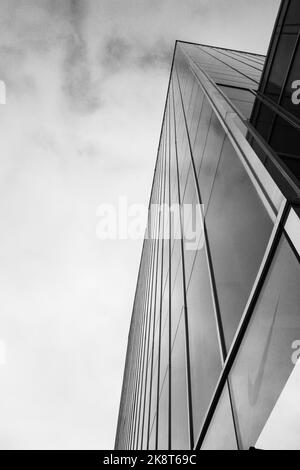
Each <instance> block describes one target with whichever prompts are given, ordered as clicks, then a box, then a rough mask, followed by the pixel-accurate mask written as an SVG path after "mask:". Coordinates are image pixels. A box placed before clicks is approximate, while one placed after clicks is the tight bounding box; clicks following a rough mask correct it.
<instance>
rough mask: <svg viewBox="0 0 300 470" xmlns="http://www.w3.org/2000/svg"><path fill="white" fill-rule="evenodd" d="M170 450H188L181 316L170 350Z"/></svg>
mask: <svg viewBox="0 0 300 470" xmlns="http://www.w3.org/2000/svg"><path fill="white" fill-rule="evenodd" d="M171 391H172V392H171V393H172V398H171V407H172V408H171V414H172V431H171V441H172V444H171V447H172V449H180V450H184V449H189V432H188V408H187V384H186V354H185V334H184V317H183V315H181V319H180V322H179V326H178V329H177V333H176V337H175V341H174V344H173V348H172V372H171Z"/></svg>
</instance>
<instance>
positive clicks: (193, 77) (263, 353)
mask: <svg viewBox="0 0 300 470" xmlns="http://www.w3.org/2000/svg"><path fill="white" fill-rule="evenodd" d="M298 5H299V2H298ZM293 8H294V13H292V12H291V11H292V9H293ZM289 9H291V11H290V10H289ZM283 10H284V12H283ZM297 12H298V13H299V9H298V8H297V6H296V2H293V1H289V2H283V3H282V5H281V8H280V13H279V15H278V18H277V23H276V26H275V33H274V34H273V37H272V41H271V46H270V50H269V53H268V56H267V58H266V59H265V57H263V56H260V55H257V54H250V53H246V52H240V51H234V50H228V49H221V48H216V47H211V46H205V45H197V44H191V43H184V42H177V43H176V47H175V51H174V57H173V63H172V70H171V75H170V81H169V87H168V93H167V99H166V105H165V111H164V117H163V124H162V129H161V136H160V142H159V148H158V154H157V161H156V168H155V174H154V179H153V185H152V190H151V196H150V204H149V218H148V227H147V230H146V236H145V240H144V244H143V250H142V256H141V262H140V268H139V274H138V281H137V288H136V294H135V299H134V305H133V313H132V320H131V326H130V331H129V337H128V349H127V356H126V364H125V371H124V380H123V388H122V394H121V403H120V410H119V419H118V426H117V434H116V442H115V447H116V449H162V450H171V449H181V450H183V449H193V448H195V449H203V450H204V449H248V448H249V447H251V446H255V444H256V442H257V441H258V439H259V436H260V434H261V432H262V429H263V427H264V425H265V423H266V421H267V420H268V418H269V416H270V414H271V413H272V410H273V408H274V406H275V405H276V402H277V400H278V398H279V396H280V394H281V393H282V391H283V389H284V387H285V384H286V382H287V381H288V379H289V377H290V375H291V373H292V372H293V369H294V368H295V367H296V365H295V364H294V362H293V360H292V356H293V349H292V348H293V344H294V341H295V340H297V339H299V340H300V312H299V305H300V297H299V292H300V289H299V286H300V269H299V248H300V247H299V245H300V222H299V211H298V208H297V207H298V206H299V200H300V199H299V196H300V190H299V184H298V180H297V175H296V174H295V173H293V172H292V171H291V168H290V167H287V165H286V162H285V161H283V160H282V158H281V156H282V152H278V149H277V148H276V146H275V145H273V144H272V143H271V141H270V140H267V139H266V135H265V132H264V127H263V126H262V122H264V123H265V122H266V121H265V117H264V115H265V116H269V114H268V113H275V114H276V117H275V118H274V119H275V121H274V122H273V124H272V126H273V127H274V126H276V125H279V124H278V122H279V121H280V119H284V118H283V117H282V113H281V111H280V110H281V108H282V109H286V110H287V112H288V113H289V114H291V109H288V106H286V107H285V106H284V105H283V104H284V102H285V101H284V100H286V96H287V95H286V94H285V91H284V90H286V86H288V85H287V84H288V83H290V82H289V80H290V79H287V81H286V82H285V79H284V78H282V77H281V76H280V74H281V73H282V71H281V65H280V64H281V62H280V61H281V60H283V59H281V56H280V54H283V53H282V52H280V47H283V49H284V50H285V53H284V57H285V58H284V60H287V58H286V55H287V52H286V48H288V51H289V53H290V51H291V48H292V49H293V52H292V55H293V60H294V61H296V60H297V53H296V43H298V39H299V22H298V23H297ZM287 18H291V19H290V20H289V21H293V24H292V26H290V23H288V26H284V27H282V23H283V22H286V21H287ZM285 24H286V23H285ZM280 25H281V26H280ZM285 27H288V28H292V30H293V31H296V29H297V28H298V30H297V31H298V37H297V38H296V39H295V38H294V39H295V41H294V42H292V43H290V44H289V46H287V45H282V46H279V40H278V38H279V37H281V36H280V35H282V34H283V35H284V34H285V33H284V31H285ZM275 38H276V43H277V45H276V47H275V49H276V51H277V52H276V53H275V52H274V50H273V49H274V45H273V44H274V41H275ZM297 47H298V46H297ZM270 54H271V55H272V65H270ZM276 54H277V55H276ZM293 64H294V62H293ZM293 64H291V60H290V61H289V65H290V68H291V70H293V69H294V68H295V67H296V65H295V66H294V65H293ZM290 73H292V72H289V74H288V76H290ZM266 77H267V78H266ZM299 79H300V77H299ZM287 93H288V92H287ZM299 95H300V93H299ZM264 96H266V98H264ZM261 97H263V99H265V100H266V102H265V101H262V98H261ZM275 101H276V110H275V108H274V107H273V108H272V107H269V102H272V103H275ZM272 106H273V105H272ZM299 109H300V107H299V108H298V110H299ZM297 112H298V111H297ZM297 112H294V115H295V116H296V114H297ZM276 133H277V131H276V132H275V134H274V130H272V135H273V134H274V135H276ZM290 135H291V136H292V134H290ZM294 138H295V136H294V134H293V136H292V137H291V139H294ZM281 145H284V142H282V143H281ZM286 145H289V146H290V147H291V146H292V145H294V146H295V148H296V146H297V148H298V156H299V139H298V143H296V140H294V141H293V142H292V141H289V142H288V143H287V144H286ZM287 153H289V152H287ZM297 201H298V202H297ZM176 208H177V211H176ZM149 234H151V236H150V235H149ZM297 432H299V442H300V416H299V427H298V431H297Z"/></svg>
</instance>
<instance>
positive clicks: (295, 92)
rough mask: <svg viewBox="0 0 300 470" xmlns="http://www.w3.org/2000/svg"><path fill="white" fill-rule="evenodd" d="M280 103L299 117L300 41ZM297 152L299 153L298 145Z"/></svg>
mask: <svg viewBox="0 0 300 470" xmlns="http://www.w3.org/2000/svg"><path fill="white" fill-rule="evenodd" d="M299 6H300V3H299ZM280 105H281V106H282V107H283V108H284V109H286V110H287V111H289V112H290V113H291V114H293V115H294V116H295V117H296V118H298V119H300V43H298V47H297V51H296V54H295V57H294V60H293V63H292V65H291V69H290V72H289V76H288V80H287V84H286V87H285V89H284V93H283V97H282V100H281V101H280ZM298 154H300V150H299V145H298Z"/></svg>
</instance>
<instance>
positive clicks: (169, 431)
mask: <svg viewBox="0 0 300 470" xmlns="http://www.w3.org/2000/svg"><path fill="white" fill-rule="evenodd" d="M170 108H171V98H170V96H169V99H168V131H169V132H168V136H169V146H168V150H169V171H168V180H169V186H168V189H169V286H168V287H169V338H168V341H169V343H168V353H169V390H168V393H169V400H168V407H169V410H168V449H169V450H171V448H172V440H171V439H172V435H171V432H172V389H171V385H172V375H171V374H172V337H171V332H172V315H171V310H172V299H171V296H172V292H171V290H172V262H171V254H172V240H171V236H172V227H171V225H172V224H171V111H170Z"/></svg>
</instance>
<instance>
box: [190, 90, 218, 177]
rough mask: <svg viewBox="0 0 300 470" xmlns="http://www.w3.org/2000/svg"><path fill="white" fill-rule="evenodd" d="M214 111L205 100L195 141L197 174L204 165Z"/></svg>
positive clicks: (194, 154)
mask: <svg viewBox="0 0 300 470" xmlns="http://www.w3.org/2000/svg"><path fill="white" fill-rule="evenodd" d="M212 114H213V111H212V109H211V106H210V104H209V102H208V100H207V99H206V98H204V100H203V106H202V108H201V114H200V117H199V121H198V123H197V129H196V137H195V140H194V141H193V147H192V148H193V156H194V161H195V167H196V172H197V174H198V173H199V169H200V166H201V163H202V158H203V151H204V149H205V144H206V139H207V136H208V131H209V126H210V122H211V119H212Z"/></svg>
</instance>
